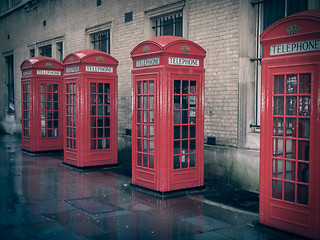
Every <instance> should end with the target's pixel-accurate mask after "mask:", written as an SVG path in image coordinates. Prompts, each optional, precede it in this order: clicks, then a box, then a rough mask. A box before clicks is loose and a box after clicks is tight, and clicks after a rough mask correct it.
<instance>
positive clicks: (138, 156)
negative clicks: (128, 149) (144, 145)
mask: <svg viewBox="0 0 320 240" xmlns="http://www.w3.org/2000/svg"><path fill="white" fill-rule="evenodd" d="M137 164H138V166H142V154H141V153H138V155H137Z"/></svg>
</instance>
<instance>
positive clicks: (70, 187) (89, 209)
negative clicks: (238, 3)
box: [0, 135, 299, 240]
mask: <svg viewBox="0 0 320 240" xmlns="http://www.w3.org/2000/svg"><path fill="white" fill-rule="evenodd" d="M0 156H1V159H0V188H1V197H0V230H1V231H0V239H59V240H62V239H68V240H69V239H77V240H78V239H80V240H81V239H104V240H106V239H165V240H170V239H210V240H211V239H299V238H297V236H294V237H293V236H292V235H289V234H285V233H283V232H280V231H276V230H273V229H269V228H265V227H262V226H258V225H252V223H253V222H255V221H257V219H258V215H257V214H252V213H245V212H237V211H232V210H228V209H224V208H221V207H218V206H214V205H212V204H208V203H206V202H204V201H201V199H203V195H199V196H198V197H197V198H192V197H190V196H182V197H176V198H171V199H166V200H161V199H157V198H154V197H152V196H149V195H146V194H144V193H141V192H138V191H135V190H134V189H130V190H128V189H126V188H124V187H123V186H124V185H125V184H130V183H131V178H130V177H129V176H126V175H123V174H121V172H126V171H124V170H123V169H121V168H123V166H121V163H120V169H119V171H116V170H110V171H107V170H101V171H95V172H77V171H73V170H71V169H69V168H66V167H64V166H62V165H61V163H62V161H63V157H62V156H41V157H32V156H29V155H26V154H24V153H22V152H21V141H20V139H19V137H18V136H10V135H0ZM207 194H208V193H207ZM199 199H200V200H199Z"/></svg>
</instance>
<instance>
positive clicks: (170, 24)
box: [152, 12, 183, 37]
mask: <svg viewBox="0 0 320 240" xmlns="http://www.w3.org/2000/svg"><path fill="white" fill-rule="evenodd" d="M182 19H183V18H182V12H178V13H175V14H171V15H166V16H161V17H157V18H154V19H153V22H154V26H153V27H152V29H153V30H154V32H155V36H156V37H158V36H165V35H172V36H179V37H182V22H183V21H182Z"/></svg>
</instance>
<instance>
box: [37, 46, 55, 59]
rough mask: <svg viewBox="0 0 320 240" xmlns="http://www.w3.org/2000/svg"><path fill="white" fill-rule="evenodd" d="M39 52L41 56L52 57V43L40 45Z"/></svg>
mask: <svg viewBox="0 0 320 240" xmlns="http://www.w3.org/2000/svg"><path fill="white" fill-rule="evenodd" d="M39 54H40V56H44V57H52V49H51V44H50V45H46V46H43V47H39Z"/></svg>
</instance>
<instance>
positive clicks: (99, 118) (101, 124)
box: [98, 117, 103, 127]
mask: <svg viewBox="0 0 320 240" xmlns="http://www.w3.org/2000/svg"><path fill="white" fill-rule="evenodd" d="M98 127H103V118H102V117H98Z"/></svg>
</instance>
